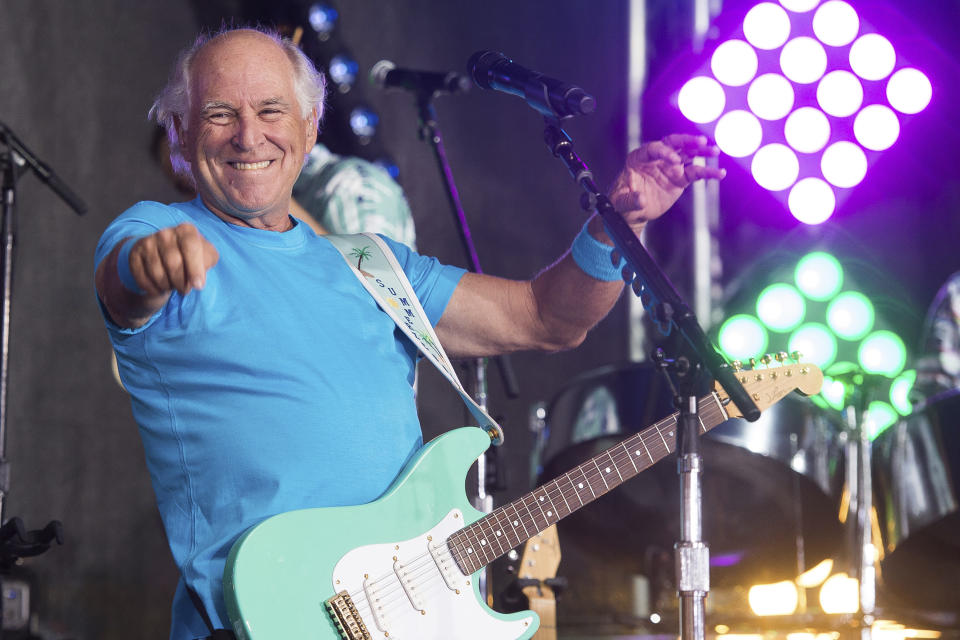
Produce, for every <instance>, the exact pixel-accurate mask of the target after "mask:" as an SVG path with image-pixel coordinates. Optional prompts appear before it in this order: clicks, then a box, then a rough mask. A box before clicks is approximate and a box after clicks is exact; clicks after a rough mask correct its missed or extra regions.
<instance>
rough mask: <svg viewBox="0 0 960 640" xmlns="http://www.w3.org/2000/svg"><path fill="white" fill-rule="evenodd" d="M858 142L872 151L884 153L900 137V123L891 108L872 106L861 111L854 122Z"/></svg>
mask: <svg viewBox="0 0 960 640" xmlns="http://www.w3.org/2000/svg"><path fill="white" fill-rule="evenodd" d="M853 135H855V136H856V138H857V142H859V143H860V144H862V145H863V146H864V147H866V148H867V149H870V150H871V151H884V150H886V149H889V148H890V147H892V146H893V143H894V142H896V141H897V138H899V137H900V121H899V120H898V119H897V114H895V113H894V112H893V110H892V109H890V107H887V106H884V105H882V104H871V105H868V106H866V107H864V108H863V109H861V110H860V113H858V114H857V117H856V119H855V120H854V121H853Z"/></svg>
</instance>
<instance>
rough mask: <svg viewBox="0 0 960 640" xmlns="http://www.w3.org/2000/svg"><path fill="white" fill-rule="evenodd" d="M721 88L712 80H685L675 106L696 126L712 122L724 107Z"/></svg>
mask: <svg viewBox="0 0 960 640" xmlns="http://www.w3.org/2000/svg"><path fill="white" fill-rule="evenodd" d="M726 102H727V100H726V95H725V94H724V93H723V87H721V86H720V83H719V82H717V81H716V80H714V79H713V78H708V77H707V76H697V77H696V78H691V79H690V80H687V82H686V84H684V85H683V87H682V88H681V89H680V94H679V95H678V96H677V106H678V107H680V113H682V114H683V115H684V116H685V117H686V118H687V120H690V121H691V122H696V123H698V124H706V123H708V122H713V121H714V120H716V119H717V118H719V117H720V114H721V113H723V108H724V107H725V106H726Z"/></svg>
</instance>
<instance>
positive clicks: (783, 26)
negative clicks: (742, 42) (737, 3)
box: [743, 2, 790, 50]
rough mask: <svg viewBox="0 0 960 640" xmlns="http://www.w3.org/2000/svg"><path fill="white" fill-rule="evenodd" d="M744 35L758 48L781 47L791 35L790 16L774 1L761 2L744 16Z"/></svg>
mask: <svg viewBox="0 0 960 640" xmlns="http://www.w3.org/2000/svg"><path fill="white" fill-rule="evenodd" d="M743 35H744V37H745V38H746V39H747V42H749V43H750V44H752V45H753V46H755V47H756V48H757V49H763V50H772V49H779V48H780V47H782V46H783V43H784V42H786V41H787V38H789V37H790V16H788V15H787V12H786V11H784V10H783V9H782V8H781V7H779V6H777V5H776V4H774V3H773V2H761V3H760V4H758V5H756V6H755V7H753V8H752V9H750V11H748V12H747V15H746V16H745V17H744V19H743Z"/></svg>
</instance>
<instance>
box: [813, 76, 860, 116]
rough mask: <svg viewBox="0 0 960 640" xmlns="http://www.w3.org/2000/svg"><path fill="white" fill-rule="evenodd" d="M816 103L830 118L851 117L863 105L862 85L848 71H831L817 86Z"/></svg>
mask: <svg viewBox="0 0 960 640" xmlns="http://www.w3.org/2000/svg"><path fill="white" fill-rule="evenodd" d="M817 102H818V103H820V108H821V109H823V110H824V111H826V112H827V113H829V114H830V115H831V116H836V117H837V118H846V117H847V116H852V115H853V114H855V113H856V112H857V111H859V110H860V107H861V105H863V85H862V84H860V81H859V80H857V76H855V75H853V74H852V73H850V72H849V71H842V70H838V71H831V72H830V73H828V74H827V75H825V76H823V78H822V79H821V80H820V83H819V84H818V85H817Z"/></svg>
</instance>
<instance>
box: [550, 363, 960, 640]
mask: <svg viewBox="0 0 960 640" xmlns="http://www.w3.org/2000/svg"><path fill="white" fill-rule="evenodd" d="M661 378H662V376H661V375H660V374H659V373H657V372H656V371H655V370H654V368H653V367H652V366H650V365H648V364H644V363H634V364H629V365H624V366H616V367H613V366H611V367H606V368H603V369H599V370H596V371H592V372H590V373H588V374H586V375H584V376H582V377H580V378H577V379H575V380H573V381H571V382H570V383H569V384H567V385H566V386H565V387H564V388H562V389H561V390H560V391H559V392H558V393H557V394H556V395H555V396H554V398H553V399H552V401H551V402H549V403H547V404H546V405H545V406H544V408H543V409H544V410H543V411H541V412H540V416H539V418H540V419H539V420H537V421H536V425H532V428H534V427H535V428H536V429H539V430H540V437H539V438H538V443H539V444H538V447H537V450H536V451H535V452H534V461H533V465H532V467H533V468H535V469H536V470H537V475H538V478H537V480H538V483H542V482H545V481H548V480H550V479H551V478H554V477H556V476H558V475H560V474H562V473H564V472H565V471H566V470H568V469H570V468H571V467H573V466H575V465H576V464H579V463H580V462H582V461H584V460H586V459H588V458H590V457H591V456H593V455H595V454H596V453H597V452H599V451H602V450H604V449H606V448H607V447H609V446H611V445H612V444H613V443H615V442H617V441H619V440H621V439H623V437H625V436H626V435H630V434H631V433H634V432H636V431H639V430H640V429H642V428H643V427H645V426H647V425H649V424H651V423H652V422H654V421H655V420H656V419H658V418H660V417H662V416H664V415H667V414H669V413H671V412H672V411H673V410H674V409H673V404H672V395H671V392H670V389H669V388H668V387H667V385H666V383H665V382H664V381H662V379H661ZM850 415H852V414H850V413H848V414H847V415H846V416H845V415H844V413H843V412H833V411H828V410H825V409H821V408H819V407H818V406H816V405H815V404H814V403H813V402H812V401H810V399H808V398H803V397H801V396H797V397H795V398H794V397H792V396H791V397H788V398H786V399H785V400H783V401H781V402H780V403H778V404H776V405H774V406H772V407H770V408H768V409H767V410H766V411H764V413H763V415H762V416H761V418H760V419H759V420H758V421H756V422H753V423H750V422H746V421H743V420H731V421H728V422H726V423H724V424H722V425H720V426H718V427H716V428H715V429H713V430H711V431H710V432H708V433H707V434H704V435H703V436H702V451H703V460H704V473H703V531H704V536H703V537H704V539H705V541H706V542H707V543H708V544H709V546H710V596H709V598H708V599H707V607H708V608H707V612H708V614H709V615H710V618H711V621H712V623H713V624H718V623H721V622H727V623H730V621H735V622H739V623H741V624H740V625H739V627H737V628H739V629H745V628H747V627H749V626H750V625H749V624H747V625H746V626H744V624H742V623H744V622H747V623H749V621H751V620H752V621H753V622H754V623H756V624H754V626H753V627H752V628H754V629H760V628H766V629H767V630H768V631H769V628H770V627H769V619H767V622H768V624H767V625H766V627H763V626H762V625H760V624H759V620H760V619H759V618H758V617H757V614H756V613H752V612H751V609H750V606H749V605H748V590H749V589H750V587H751V585H757V584H771V583H778V582H782V581H786V582H789V583H792V584H797V585H800V586H799V587H798V589H797V590H798V591H799V593H800V596H799V603H798V605H797V606H796V607H795V608H794V613H793V614H791V615H790V616H780V617H779V618H777V620H778V624H779V625H780V626H781V629H780V630H783V631H785V632H786V631H806V632H811V631H814V630H816V631H820V632H824V631H830V630H831V625H835V626H834V628H839V626H845V628H846V629H847V630H849V629H850V628H852V627H851V625H853V627H856V626H857V625H858V624H859V627H860V628H863V626H864V622H866V625H867V627H869V625H870V623H871V622H873V621H874V620H881V619H886V620H890V619H900V620H912V621H914V622H913V625H914V626H917V625H923V624H925V623H926V626H931V625H933V624H936V625H937V626H939V627H940V628H945V629H949V628H954V629H955V628H956V627H957V626H958V620H960V617H958V616H960V614H958V612H960V509H958V495H960V486H958V485H960V392H955V393H951V394H946V395H943V396H940V397H936V398H933V399H931V400H930V401H929V402H928V403H927V404H925V405H923V406H920V407H918V408H917V409H916V411H915V412H914V413H913V414H912V415H911V416H909V417H907V418H905V419H903V420H902V421H900V422H899V423H897V424H895V425H894V426H892V427H890V428H889V429H887V430H886V431H885V432H883V433H882V434H881V435H880V437H878V438H877V439H876V440H875V441H873V442H872V443H871V442H869V441H868V440H867V439H866V438H865V437H862V436H861V435H858V429H857V428H856V425H855V424H853V425H852V426H851V419H850V417H849V416H850ZM858 443H859V445H860V446H857V445H858ZM865 447H866V449H865ZM864 451H866V452H867V455H866V456H864V455H863V453H864ZM858 469H859V472H858ZM867 470H869V472H868V473H865V472H866V471H867ZM679 491H680V485H679V482H678V480H677V471H676V465H675V464H672V463H661V464H658V465H655V466H653V467H651V468H650V469H647V470H646V471H644V472H643V473H642V474H640V476H639V477H637V478H635V479H634V480H632V481H631V482H630V483H627V484H625V485H624V486H622V487H619V488H618V490H617V491H614V492H611V494H609V495H607V496H604V498H603V499H601V500H598V501H597V502H595V503H593V504H591V505H588V506H587V507H585V508H584V509H582V510H581V511H579V512H577V513H575V514H573V515H572V516H571V517H569V518H567V519H565V520H563V521H562V522H560V523H559V525H558V526H559V544H560V546H561V547H562V549H563V563H562V564H561V565H560V567H559V572H558V573H559V575H560V576H563V578H565V579H566V580H565V584H566V585H567V587H566V588H565V590H564V593H563V597H562V598H561V599H560V601H559V603H558V606H557V614H558V625H557V626H558V628H559V629H560V630H561V637H563V635H564V634H569V633H573V634H574V635H573V636H571V637H577V638H601V637H624V636H625V635H628V634H634V633H640V634H642V635H647V634H649V633H651V632H653V633H671V632H674V631H675V629H676V626H675V624H671V623H670V621H671V620H675V619H676V617H677V611H676V586H675V579H674V558H673V555H674V554H673V545H674V543H675V542H676V539H677V535H678V531H679V509H678V505H679V503H680V497H679ZM864 500H866V503H864ZM864 536H866V537H864ZM864 550H866V551H864ZM871 551H872V552H873V553H870V552H871ZM865 555H870V556H872V557H871V558H868V559H867V561H864V556H865ZM827 562H828V563H829V564H826V566H830V564H832V569H829V570H828V573H831V572H832V573H846V574H848V575H850V576H853V577H855V578H858V579H859V580H860V585H861V586H860V591H859V596H856V597H857V598H858V599H859V613H858V615H847V616H846V617H845V618H842V623H841V622H840V621H841V618H836V617H833V618H832V617H830V616H829V615H827V613H830V611H829V610H828V609H826V607H821V605H819V604H817V602H816V601H817V598H816V595H817V592H816V591H815V590H814V589H813V588H811V585H809V584H804V582H803V576H806V575H809V573H810V572H809V570H810V569H812V568H814V567H816V566H818V565H819V566H821V567H823V566H825V563H827ZM825 577H826V574H825V575H824V576H823V577H821V578H819V581H820V582H822V580H823V578H825ZM818 584H819V583H818ZM813 586H818V585H813ZM751 598H752V596H751ZM850 613H851V614H852V613H855V612H850ZM865 614H869V615H865ZM858 616H859V617H858ZM931 620H932V621H934V622H933V623H931V622H930V621H931ZM917 621H919V622H917ZM837 625H839V626H837ZM723 626H724V625H721V628H722V627H723ZM727 626H732V625H730V624H728V625H727ZM857 633H859V632H857ZM948 634H949V632H948ZM861 635H862V634H861Z"/></svg>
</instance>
